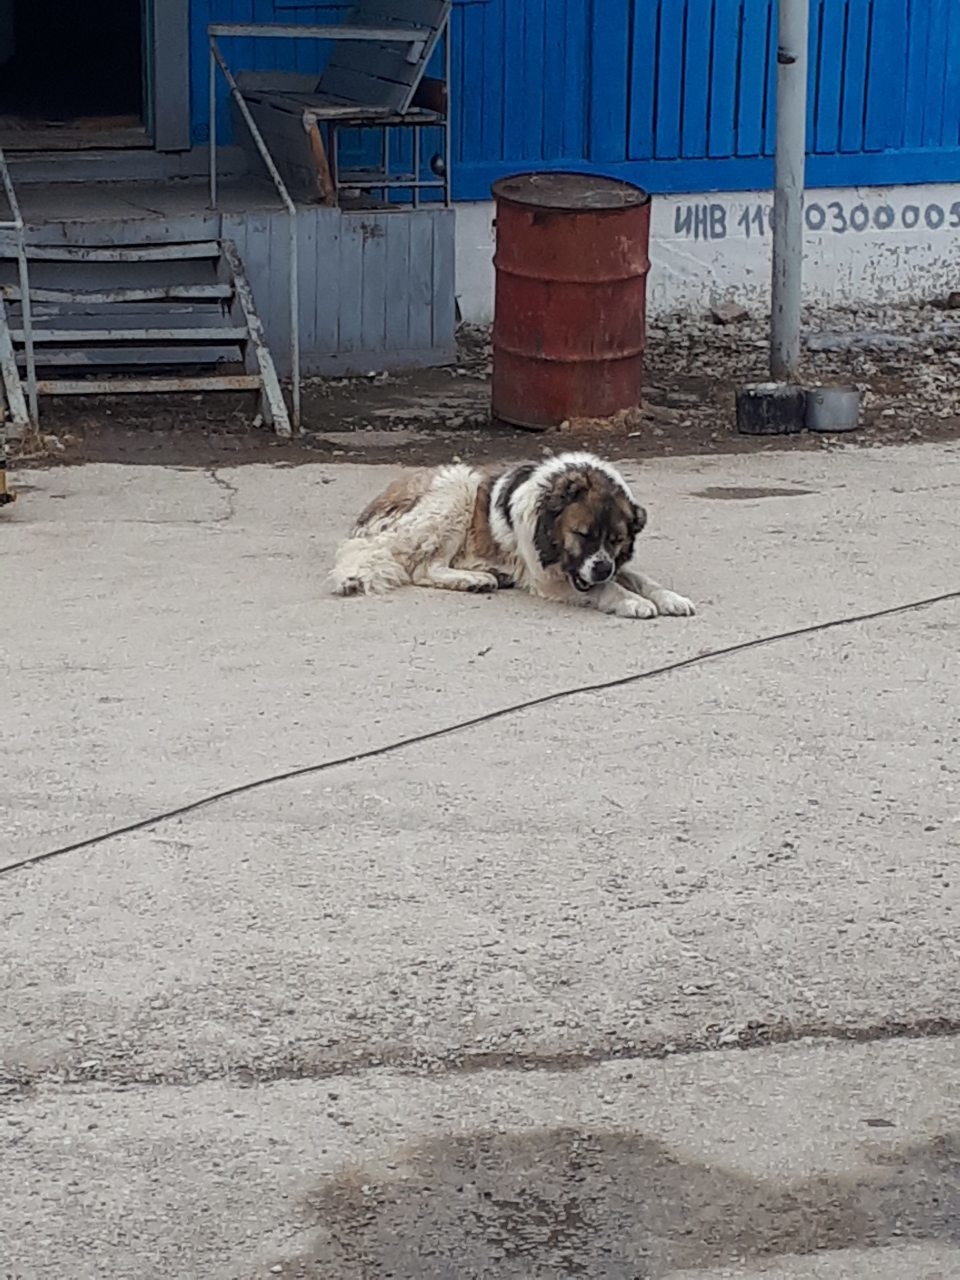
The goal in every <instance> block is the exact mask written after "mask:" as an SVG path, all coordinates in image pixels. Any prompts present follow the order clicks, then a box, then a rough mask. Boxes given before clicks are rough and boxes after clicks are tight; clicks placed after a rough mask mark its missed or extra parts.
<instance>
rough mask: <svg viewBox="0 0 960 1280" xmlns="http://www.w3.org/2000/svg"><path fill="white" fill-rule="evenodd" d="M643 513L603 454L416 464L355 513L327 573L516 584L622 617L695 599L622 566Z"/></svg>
mask: <svg viewBox="0 0 960 1280" xmlns="http://www.w3.org/2000/svg"><path fill="white" fill-rule="evenodd" d="M646 519H647V517H646V512H645V511H644V510H643V508H642V507H640V506H639V505H638V504H637V503H636V502H635V501H634V498H633V495H632V494H631V492H630V489H629V487H628V486H627V483H626V481H625V480H624V479H623V477H622V476H621V475H620V473H619V472H618V471H617V470H616V468H615V467H613V466H611V465H610V463H608V462H604V461H603V460H602V459H601V458H598V457H595V456H594V455H593V454H590V453H565V454H560V455H559V456H558V457H555V458H550V459H548V460H546V461H544V462H540V463H533V462H525V463H519V464H517V465H515V466H512V467H509V468H507V469H505V470H503V471H500V472H489V471H483V470H480V469H478V468H476V467H471V466H468V465H466V464H463V463H455V464H452V465H450V466H444V467H437V468H434V469H429V470H422V471H413V472H409V473H408V474H406V475H404V476H402V477H401V478H400V479H399V480H395V481H394V482H393V483H392V484H391V485H389V486H388V487H387V488H386V489H385V490H384V491H383V492H382V493H381V494H379V495H378V496H377V497H376V498H374V500H373V501H372V502H371V503H370V504H369V505H368V506H367V507H366V509H365V510H364V511H363V512H361V514H360V516H359V518H358V519H357V522H356V525H355V526H354V529H353V532H352V534H351V536H350V537H349V538H348V539H347V540H346V541H345V542H343V543H342V544H341V545H340V547H339V549H338V551H337V556H336V563H335V565H334V568H333V571H332V573H331V587H332V589H333V591H334V592H335V593H336V594H338V595H344V596H350V595H362V594H365V593H371V594H376V593H381V592H384V591H390V590H393V589H394V588H395V587H400V586H404V585H407V584H413V585H415V586H422V587H442V588H445V589H447V590H451V591H495V590H497V589H498V588H503V587H512V586H516V587H520V588H521V589H523V590H525V591H528V592H530V593H531V594H532V595H536V596H541V597H543V598H544V599H547V600H557V601H562V602H564V603H567V604H575V605H580V606H586V607H588V608H594V609H598V610H600V611H601V612H602V613H612V614H616V615H617V616H618V617H622V618H652V617H655V616H656V615H657V614H681V615H689V614H692V613H693V612H694V608H693V605H692V604H691V602H690V601H689V600H687V599H686V598H685V597H684V596H679V595H677V594H676V592H674V591H668V590H667V589H666V588H665V587H662V586H660V584H659V583H657V582H655V581H654V580H653V579H652V578H649V577H647V576H646V574H643V573H641V572H639V570H637V569H636V568H635V567H632V566H631V565H630V561H631V559H632V556H633V548H634V540H635V538H636V536H637V534H638V533H639V532H640V531H641V530H642V529H643V527H644V525H645V524H646Z"/></svg>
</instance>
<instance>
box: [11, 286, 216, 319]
mask: <svg viewBox="0 0 960 1280" xmlns="http://www.w3.org/2000/svg"><path fill="white" fill-rule="evenodd" d="M0 293H2V294H3V296H4V297H5V298H7V299H8V300H9V301H10V302H20V301H21V299H22V296H23V295H22V293H21V291H20V289H19V287H18V286H17V285H3V286H0ZM232 296H233V289H232V288H231V287H230V285H228V284H171V285H159V286H157V287H155V288H146V289H101V290H99V291H98V290H96V289H33V288H31V290H30V301H31V302H32V303H34V304H36V303H43V302H56V303H65V304H74V303H75V304H77V305H80V306H98V307H99V306H111V305H114V304H118V303H124V302H180V301H188V300H189V301H197V302H203V301H215V300H217V299H221V300H227V299H229V298H231V297H232ZM38 312H39V308H38V307H36V306H34V315H36V314H38Z"/></svg>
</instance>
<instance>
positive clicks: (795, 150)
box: [770, 0, 810, 381]
mask: <svg viewBox="0 0 960 1280" xmlns="http://www.w3.org/2000/svg"><path fill="white" fill-rule="evenodd" d="M809 18H810V5H809V0H780V34H779V39H778V46H777V161H776V190H775V192H774V197H773V294H772V307H771V326H770V373H771V374H772V376H773V377H774V378H776V379H777V380H778V381H791V380H794V379H796V377H797V375H798V373H799V369H800V308H801V305H802V301H803V186H804V167H805V162H806V153H807V33H808V29H809Z"/></svg>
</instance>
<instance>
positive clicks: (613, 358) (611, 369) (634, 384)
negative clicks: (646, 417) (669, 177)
mask: <svg viewBox="0 0 960 1280" xmlns="http://www.w3.org/2000/svg"><path fill="white" fill-rule="evenodd" d="M493 195H494V199H495V200H496V204H497V213H496V217H497V248H496V256H495V257H494V264H495V267H496V304H495V309H494V321H493V403H492V411H493V416H494V417H495V418H499V419H500V420H501V421H503V422H508V423H511V424H513V425H514V426H519V427H528V428H532V429H535V430H546V429H547V428H549V427H555V426H559V425H560V423H562V422H564V421H567V420H569V419H572V418H609V417H611V416H612V415H613V414H615V413H618V412H620V411H621V410H624V409H632V408H634V407H635V406H636V405H638V404H639V403H640V400H641V396H642V391H643V353H644V347H645V345H646V312H647V273H648V272H649V270H650V257H649V249H650V197H649V195H648V194H647V193H646V192H645V191H642V190H641V189H640V188H639V187H635V186H633V185H632V184H631V183H628V182H617V181H614V180H612V179H610V178H600V177H594V176H591V175H589V174H577V173H527V174H521V175H517V176H515V177H511V178H504V179H502V180H501V181H500V182H497V183H495V184H494V187H493Z"/></svg>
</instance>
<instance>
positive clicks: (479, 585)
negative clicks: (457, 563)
mask: <svg viewBox="0 0 960 1280" xmlns="http://www.w3.org/2000/svg"><path fill="white" fill-rule="evenodd" d="M467 576H468V577H469V585H468V586H467V590H468V591H472V592H473V593H474V594H475V595H489V593H490V592H491V591H498V590H501V589H502V588H501V584H500V579H499V576H498V575H496V574H494V573H483V572H481V571H479V570H478V571H477V572H476V573H470V574H469V575H467Z"/></svg>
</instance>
